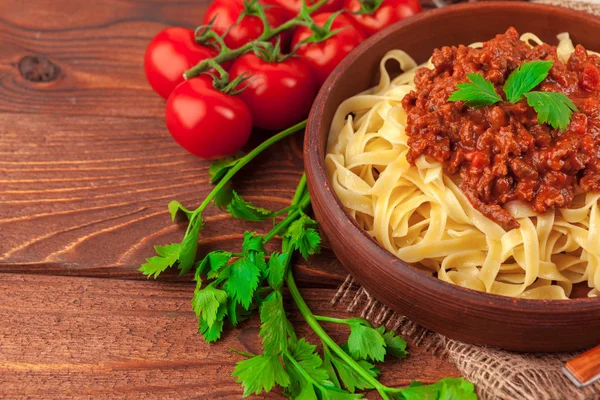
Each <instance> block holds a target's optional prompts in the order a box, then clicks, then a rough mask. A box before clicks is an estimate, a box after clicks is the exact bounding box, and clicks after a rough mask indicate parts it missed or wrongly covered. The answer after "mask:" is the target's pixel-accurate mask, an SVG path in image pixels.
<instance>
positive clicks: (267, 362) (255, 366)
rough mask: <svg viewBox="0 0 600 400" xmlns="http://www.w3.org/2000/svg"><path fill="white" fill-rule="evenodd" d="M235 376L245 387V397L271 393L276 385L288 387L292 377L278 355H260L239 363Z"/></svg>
mask: <svg viewBox="0 0 600 400" xmlns="http://www.w3.org/2000/svg"><path fill="white" fill-rule="evenodd" d="M232 375H233V376H235V377H237V378H238V379H237V381H236V382H241V383H242V385H243V386H244V397H247V396H250V395H251V394H253V393H254V394H260V393H262V391H263V390H264V391H265V392H269V391H271V389H273V387H274V386H275V384H277V385H279V386H281V387H287V386H288V385H289V384H290V377H289V376H288V374H287V373H286V372H285V370H284V369H283V365H281V361H280V360H279V357H278V356H277V355H265V354H260V355H258V356H256V357H252V358H250V359H247V360H243V361H240V362H238V363H237V365H236V367H235V370H234V371H233V374H232Z"/></svg>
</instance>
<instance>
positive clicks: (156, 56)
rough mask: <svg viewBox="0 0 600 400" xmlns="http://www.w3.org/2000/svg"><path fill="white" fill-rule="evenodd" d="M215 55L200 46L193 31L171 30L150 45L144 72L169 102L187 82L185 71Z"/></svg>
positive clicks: (159, 34) (156, 89)
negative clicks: (175, 91) (185, 80)
mask: <svg viewBox="0 0 600 400" xmlns="http://www.w3.org/2000/svg"><path fill="white" fill-rule="evenodd" d="M215 55H216V53H215V51H214V50H213V49H212V48H209V47H206V46H201V45H199V44H196V41H195V40H194V31H193V30H191V29H187V28H178V27H175V28H167V29H165V30H163V31H161V32H159V33H158V35H156V36H155V37H154V39H152V41H151V42H150V44H148V47H147V48H146V54H145V55H144V72H145V73H146V78H147V79H148V82H149V83H150V86H152V89H154V91H155V92H156V93H158V94H159V95H161V96H162V97H164V98H165V99H166V98H168V97H169V95H170V94H171V92H172V91H173V89H175V87H176V86H177V85H178V84H180V83H181V82H183V73H184V72H185V71H187V70H188V69H190V68H191V67H193V66H194V65H196V64H198V63H199V62H200V61H202V60H205V59H207V58H212V57H214V56H215Z"/></svg>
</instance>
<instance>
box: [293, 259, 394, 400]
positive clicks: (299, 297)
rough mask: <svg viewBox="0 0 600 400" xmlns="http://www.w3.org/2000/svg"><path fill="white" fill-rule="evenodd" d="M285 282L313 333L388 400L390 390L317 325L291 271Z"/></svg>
mask: <svg viewBox="0 0 600 400" xmlns="http://www.w3.org/2000/svg"><path fill="white" fill-rule="evenodd" d="M285 282H286V283H287V287H288V289H289V291H290V294H291V295H292V298H293V299H294V302H295V303H296V306H297V307H298V310H299V311H300V314H302V317H303V318H304V320H305V321H306V323H307V324H308V325H309V326H310V327H311V328H312V330H313V332H315V333H316V334H317V336H319V338H320V339H321V340H322V341H323V343H325V344H326V345H327V346H328V347H329V348H330V349H331V350H332V351H333V352H334V353H335V354H336V355H337V356H338V357H339V358H341V359H342V360H343V361H344V362H345V363H346V364H348V365H349V366H350V367H352V369H353V370H354V371H356V373H357V374H359V375H360V376H361V377H362V378H363V379H364V380H365V381H366V382H368V383H369V384H370V385H371V386H372V387H373V388H374V389H376V390H377V392H379V395H380V396H381V398H383V399H384V400H389V396H388V395H387V393H386V392H387V391H389V390H390V388H388V387H387V386H385V385H382V384H381V383H380V382H379V381H378V380H377V379H375V378H373V377H372V376H371V375H370V374H369V373H368V372H367V371H365V369H364V368H363V367H361V366H360V365H359V364H358V363H357V362H356V361H355V360H354V359H353V358H352V357H350V356H349V355H348V354H347V353H346V352H345V351H344V350H342V348H341V347H340V346H338V344H337V343H336V342H335V341H334V340H333V339H332V338H331V337H330V336H329V335H328V334H327V332H325V330H324V329H323V327H321V325H320V324H319V322H318V321H317V319H316V318H315V315H314V314H313V313H312V311H310V308H308V305H307V304H306V302H305V301H304V298H302V295H301V294H300V291H299V290H298V286H296V282H295V281H294V274H293V273H292V271H291V270H289V271H288V273H287V275H286V277H285Z"/></svg>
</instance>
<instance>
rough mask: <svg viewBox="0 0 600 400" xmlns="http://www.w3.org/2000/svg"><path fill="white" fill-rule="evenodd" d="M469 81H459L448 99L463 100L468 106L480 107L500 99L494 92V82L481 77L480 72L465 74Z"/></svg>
mask: <svg viewBox="0 0 600 400" xmlns="http://www.w3.org/2000/svg"><path fill="white" fill-rule="evenodd" d="M467 78H468V79H469V81H470V82H471V83H467V82H464V83H459V84H458V85H456V87H457V88H458V90H456V91H454V92H452V94H451V95H450V97H449V98H448V101H464V102H466V104H467V105H468V106H471V107H475V108H481V107H484V106H490V105H492V104H494V103H497V102H499V101H502V97H500V96H499V95H498V93H496V89H495V88H494V84H493V83H492V82H490V81H488V80H487V79H485V78H484V77H483V75H481V74H480V73H477V74H467Z"/></svg>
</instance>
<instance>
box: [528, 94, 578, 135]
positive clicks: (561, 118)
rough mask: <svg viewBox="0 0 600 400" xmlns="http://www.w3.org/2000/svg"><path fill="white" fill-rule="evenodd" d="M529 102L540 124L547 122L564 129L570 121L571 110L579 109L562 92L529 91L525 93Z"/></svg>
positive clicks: (556, 127)
mask: <svg viewBox="0 0 600 400" xmlns="http://www.w3.org/2000/svg"><path fill="white" fill-rule="evenodd" d="M525 97H526V98H527V104H529V105H530V106H531V107H533V109H534V110H535V112H536V113H537V115H538V122H539V123H540V124H543V123H548V124H549V125H550V126H552V127H553V128H555V129H560V130H563V131H564V130H565V129H567V127H568V126H569V122H570V121H571V115H572V114H573V111H579V110H578V109H577V107H576V106H575V104H574V103H573V101H572V100H571V99H570V98H569V97H568V96H567V95H566V94H564V93H556V92H529V93H525Z"/></svg>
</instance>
